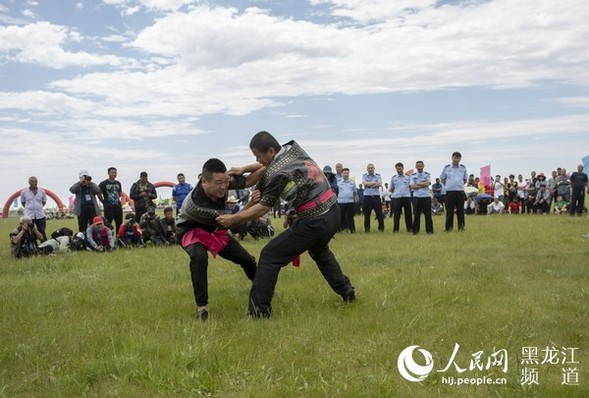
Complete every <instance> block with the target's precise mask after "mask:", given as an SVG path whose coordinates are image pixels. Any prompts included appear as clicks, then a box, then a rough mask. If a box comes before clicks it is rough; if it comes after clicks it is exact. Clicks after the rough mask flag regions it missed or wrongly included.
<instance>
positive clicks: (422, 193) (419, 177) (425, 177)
mask: <svg viewBox="0 0 589 398" xmlns="http://www.w3.org/2000/svg"><path fill="white" fill-rule="evenodd" d="M431 181H432V180H431V177H430V175H429V173H428V172H427V171H424V172H421V173H414V174H413V175H411V185H415V184H421V183H422V182H428V183H431ZM413 196H414V197H416V198H429V197H430V196H431V195H430V190H429V186H427V187H422V188H419V189H416V190H414V191H413Z"/></svg>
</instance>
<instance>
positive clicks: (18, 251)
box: [10, 216, 43, 258]
mask: <svg viewBox="0 0 589 398" xmlns="http://www.w3.org/2000/svg"><path fill="white" fill-rule="evenodd" d="M42 240H43V235H42V234H41V232H39V230H38V229H37V226H36V225H35V224H33V220H32V219H31V217H28V216H22V217H21V218H20V220H19V226H18V227H17V228H16V229H15V230H13V231H12V232H11V233H10V254H11V255H12V257H14V258H22V257H30V256H34V255H36V254H38V252H39V249H38V245H37V241H42Z"/></svg>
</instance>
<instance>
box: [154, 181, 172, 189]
mask: <svg viewBox="0 0 589 398" xmlns="http://www.w3.org/2000/svg"><path fill="white" fill-rule="evenodd" d="M153 186H154V187H156V188H159V187H170V188H174V187H175V186H176V184H174V183H173V182H170V181H158V182H154V183H153Z"/></svg>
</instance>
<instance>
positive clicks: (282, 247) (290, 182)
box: [217, 131, 355, 318]
mask: <svg viewBox="0 0 589 398" xmlns="http://www.w3.org/2000/svg"><path fill="white" fill-rule="evenodd" d="M249 147H250V150H251V151H252V153H253V155H254V156H255V157H256V161H257V162H258V163H260V164H261V165H262V166H264V167H265V168H266V169H265V170H264V173H263V175H262V176H261V178H260V181H259V182H258V184H257V186H258V188H259V199H258V200H256V199H254V201H250V203H252V204H251V205H250V206H249V207H246V208H245V209H243V210H241V211H240V212H239V213H236V214H227V215H220V216H219V217H217V221H218V222H219V224H221V225H222V226H223V227H225V228H230V227H232V226H233V225H239V224H241V223H243V222H246V221H250V220H255V219H257V218H259V217H261V216H263V215H264V214H266V213H267V212H268V211H269V210H270V209H271V208H272V206H274V204H275V203H276V202H277V201H279V200H280V199H281V198H282V199H284V200H286V201H287V203H288V208H289V209H295V211H296V213H297V214H296V216H297V217H296V220H295V221H294V222H293V224H292V225H291V226H290V228H288V229H286V230H285V231H284V232H282V233H281V234H280V235H278V236H275V237H274V238H273V239H272V240H270V241H269V242H268V243H267V244H266V246H264V248H263V249H262V252H261V254H260V260H259V262H258V269H257V271H256V277H255V278H254V283H253V285H252V289H251V291H250V297H249V303H248V312H249V315H250V316H252V317H254V318H260V317H261V318H269V317H270V316H271V315H272V305H271V301H272V296H273V295H274V290H275V287H276V282H277V281H278V274H279V273H280V269H281V268H282V267H284V266H286V265H287V264H288V263H290V262H291V261H293V260H294V259H295V258H297V257H298V256H300V255H301V254H303V253H304V252H305V251H308V252H309V255H310V256H311V258H312V259H313V260H314V261H315V263H316V264H317V267H318V268H319V270H320V272H321V274H322V275H323V277H324V278H325V280H326V281H327V282H328V284H329V286H330V287H331V289H332V290H333V291H334V292H335V293H336V294H338V295H339V296H340V297H342V298H343V300H344V302H350V301H353V300H354V298H355V290H354V288H353V287H352V285H351V283H350V279H349V278H348V277H347V276H346V275H344V273H343V272H342V269H341V267H340V265H339V263H338V261H337V259H336V258H335V256H334V254H333V252H332V251H331V250H330V249H329V242H330V240H331V238H332V237H333V236H334V235H335V233H336V232H337V231H338V230H339V226H340V210H339V206H338V205H337V196H336V195H335V193H334V192H333V190H332V189H331V186H330V184H329V181H328V180H327V177H326V175H325V174H324V173H323V172H322V170H321V169H320V168H319V166H318V165H317V163H315V161H313V159H311V157H310V156H309V155H308V154H307V153H306V152H305V151H304V150H303V148H301V147H300V145H299V144H298V143H297V142H296V141H290V142H288V143H286V144H284V145H280V144H279V143H278V141H277V140H276V138H274V136H272V135H271V134H270V133H268V132H267V131H260V132H258V133H256V134H255V135H254V136H253V137H252V139H251V140H250V144H249ZM234 171H235V173H236V174H238V175H239V174H241V173H243V172H244V170H243V169H242V170H238V169H235V170H234Z"/></svg>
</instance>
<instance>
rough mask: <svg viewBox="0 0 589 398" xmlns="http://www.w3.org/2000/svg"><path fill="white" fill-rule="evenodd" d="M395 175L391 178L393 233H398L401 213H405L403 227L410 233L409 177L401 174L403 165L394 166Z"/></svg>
mask: <svg viewBox="0 0 589 398" xmlns="http://www.w3.org/2000/svg"><path fill="white" fill-rule="evenodd" d="M395 169H396V170H397V174H396V175H394V176H393V177H392V178H391V192H392V193H393V194H392V199H393V233H395V232H399V223H400V221H401V212H403V213H405V227H406V228H407V232H411V224H412V222H413V220H412V219H411V189H410V188H409V184H410V181H409V176H408V175H405V173H404V172H403V170H404V166H403V163H401V162H399V163H397V164H396V165H395Z"/></svg>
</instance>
